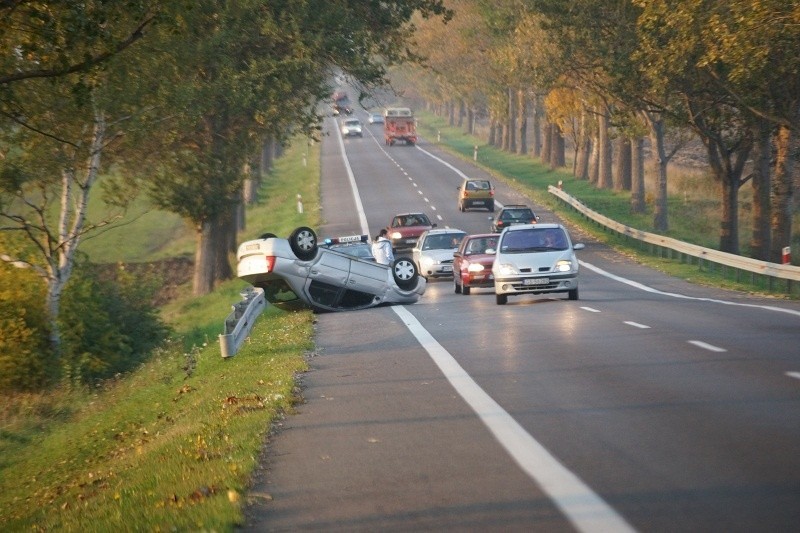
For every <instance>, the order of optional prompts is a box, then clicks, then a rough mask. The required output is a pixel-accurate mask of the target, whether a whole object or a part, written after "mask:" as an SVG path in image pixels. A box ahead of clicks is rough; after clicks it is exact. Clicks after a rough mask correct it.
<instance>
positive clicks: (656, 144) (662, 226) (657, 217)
mask: <svg viewBox="0 0 800 533" xmlns="http://www.w3.org/2000/svg"><path fill="white" fill-rule="evenodd" d="M642 116H643V117H644V118H645V120H646V122H647V125H648V126H649V128H650V154H651V157H652V160H653V169H654V170H655V173H656V186H655V191H654V192H653V194H654V205H653V229H655V230H656V231H658V232H661V233H664V232H666V231H667V230H668V229H669V219H668V216H667V164H669V160H670V157H671V156H668V155H667V150H666V147H665V145H664V135H665V128H666V126H665V124H664V119H663V118H662V117H661V116H660V115H657V114H653V113H642Z"/></svg>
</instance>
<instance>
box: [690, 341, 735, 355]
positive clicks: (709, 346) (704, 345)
mask: <svg viewBox="0 0 800 533" xmlns="http://www.w3.org/2000/svg"><path fill="white" fill-rule="evenodd" d="M689 344H694V345H695V346H697V347H698V348H703V349H704V350H708V351H710V352H727V351H728V350H726V349H725V348H720V347H719V346H714V345H713V344H708V343H707V342H703V341H689Z"/></svg>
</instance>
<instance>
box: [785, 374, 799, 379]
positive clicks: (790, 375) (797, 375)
mask: <svg viewBox="0 0 800 533" xmlns="http://www.w3.org/2000/svg"><path fill="white" fill-rule="evenodd" d="M786 375H787V376H789V377H790V378H795V379H800V372H787V373H786Z"/></svg>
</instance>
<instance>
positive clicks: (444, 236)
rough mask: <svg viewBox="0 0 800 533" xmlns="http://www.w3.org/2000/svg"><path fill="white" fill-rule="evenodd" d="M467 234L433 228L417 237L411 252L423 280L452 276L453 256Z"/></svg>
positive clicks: (455, 230) (450, 229) (458, 230)
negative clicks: (423, 277)
mask: <svg viewBox="0 0 800 533" xmlns="http://www.w3.org/2000/svg"><path fill="white" fill-rule="evenodd" d="M466 236H467V234H466V233H465V232H463V231H461V230H460V229H452V228H433V229H429V230H428V231H426V232H424V233H423V234H422V235H420V236H419V240H418V241H417V244H415V245H414V248H413V249H412V250H411V255H412V257H413V258H414V262H415V263H416V264H417V268H418V269H419V273H420V275H422V276H425V278H427V279H430V278H449V277H452V276H453V254H454V253H455V252H456V250H458V245H459V244H461V240H462V239H463V238H464V237H466Z"/></svg>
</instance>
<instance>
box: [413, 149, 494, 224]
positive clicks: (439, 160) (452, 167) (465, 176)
mask: <svg viewBox="0 0 800 533" xmlns="http://www.w3.org/2000/svg"><path fill="white" fill-rule="evenodd" d="M415 146H416V147H417V150H419V151H420V152H422V153H423V154H425V155H427V156H428V157H431V158H433V159H435V160H436V161H438V162H439V163H441V164H443V165H444V166H446V167H447V168H449V169H450V170H452V171H453V172H455V173H456V174H458V175H459V176H461V177H462V178H464V179H468V178H469V176H467V175H466V174H464V173H463V172H461V171H460V170H459V169H457V168H456V167H454V166H453V165H451V164H450V163H448V162H447V161H445V160H444V159H442V158H441V157H438V156H435V155H433V154H432V153H430V152H429V151H427V150H425V149H424V148H420V146H419V145H418V144H417V145H415ZM494 203H495V205H496V206H497V207H499V208H500V209H502V208H503V204H502V203H500V201H499V200H498V199H497V198H495V200H494Z"/></svg>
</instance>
